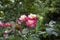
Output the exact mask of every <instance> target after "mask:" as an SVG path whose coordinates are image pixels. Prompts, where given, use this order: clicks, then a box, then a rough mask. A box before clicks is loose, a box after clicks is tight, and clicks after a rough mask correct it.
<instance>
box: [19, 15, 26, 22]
mask: <svg viewBox="0 0 60 40" xmlns="http://www.w3.org/2000/svg"><path fill="white" fill-rule="evenodd" d="M26 17H27V16H26V15H21V17H20V18H19V20H20V21H21V22H23V21H26Z"/></svg>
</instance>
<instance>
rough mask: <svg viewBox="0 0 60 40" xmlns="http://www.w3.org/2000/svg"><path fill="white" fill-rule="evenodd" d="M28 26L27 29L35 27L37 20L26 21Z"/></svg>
mask: <svg viewBox="0 0 60 40" xmlns="http://www.w3.org/2000/svg"><path fill="white" fill-rule="evenodd" d="M26 26H27V27H35V26H36V21H35V20H28V21H26Z"/></svg>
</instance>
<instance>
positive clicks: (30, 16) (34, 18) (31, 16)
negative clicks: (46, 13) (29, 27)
mask: <svg viewBox="0 0 60 40" xmlns="http://www.w3.org/2000/svg"><path fill="white" fill-rule="evenodd" d="M28 18H29V19H31V20H37V15H36V14H30V15H28Z"/></svg>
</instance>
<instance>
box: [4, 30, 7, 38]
mask: <svg viewBox="0 0 60 40" xmlns="http://www.w3.org/2000/svg"><path fill="white" fill-rule="evenodd" d="M3 37H4V38H8V30H6V31H4V34H3Z"/></svg>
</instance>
